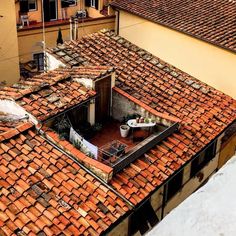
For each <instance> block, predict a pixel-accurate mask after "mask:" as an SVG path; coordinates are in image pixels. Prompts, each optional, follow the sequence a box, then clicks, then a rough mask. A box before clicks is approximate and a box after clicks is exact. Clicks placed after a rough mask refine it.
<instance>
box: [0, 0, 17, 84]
mask: <svg viewBox="0 0 236 236" xmlns="http://www.w3.org/2000/svg"><path fill="white" fill-rule="evenodd" d="M0 15H1V16H2V17H0V82H3V81H6V82H7V83H8V84H12V83H14V82H17V81H18V80H19V78H20V73H19V57H18V45H17V35H16V18H15V1H14V0H1V3H0Z"/></svg>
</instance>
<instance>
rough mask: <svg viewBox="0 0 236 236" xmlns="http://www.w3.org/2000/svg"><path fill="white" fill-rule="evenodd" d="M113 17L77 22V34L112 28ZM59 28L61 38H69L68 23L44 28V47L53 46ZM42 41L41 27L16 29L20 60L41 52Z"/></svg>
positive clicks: (113, 24) (27, 59) (29, 58)
mask: <svg viewBox="0 0 236 236" xmlns="http://www.w3.org/2000/svg"><path fill="white" fill-rule="evenodd" d="M114 27H115V18H114V17H103V18H101V19H96V20H90V21H86V22H84V23H79V24H78V36H79V38H81V37H82V36H84V35H86V34H91V33H94V32H97V31H99V30H101V29H104V28H107V29H114ZM59 28H61V31H62V37H63V40H64V41H66V40H69V39H70V25H69V24H66V25H60V26H53V27H47V28H46V31H45V32H46V34H45V35H46V47H55V46H56V40H57V36H58V29H59ZM42 41H43V35H42V29H28V30H19V31H18V44H19V55H20V62H27V61H29V60H32V58H33V53H38V52H42V51H43V48H42V44H40V42H42Z"/></svg>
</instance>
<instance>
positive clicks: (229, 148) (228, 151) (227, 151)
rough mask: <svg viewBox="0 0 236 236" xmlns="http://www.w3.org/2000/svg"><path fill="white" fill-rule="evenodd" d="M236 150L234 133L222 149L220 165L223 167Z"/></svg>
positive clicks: (235, 135) (219, 166)
mask: <svg viewBox="0 0 236 236" xmlns="http://www.w3.org/2000/svg"><path fill="white" fill-rule="evenodd" d="M235 152H236V134H234V135H233V136H232V137H231V138H230V139H229V140H228V141H227V142H226V143H224V145H223V147H221V150H220V157H219V165H218V168H221V167H222V166H223V165H224V164H225V163H226V162H227V161H228V160H229V159H230V158H231V157H232V156H233V155H234V154H235Z"/></svg>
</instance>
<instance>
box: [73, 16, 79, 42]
mask: <svg viewBox="0 0 236 236" xmlns="http://www.w3.org/2000/svg"><path fill="white" fill-rule="evenodd" d="M77 31H78V19H77V18H75V19H74V40H77V39H78V32H77Z"/></svg>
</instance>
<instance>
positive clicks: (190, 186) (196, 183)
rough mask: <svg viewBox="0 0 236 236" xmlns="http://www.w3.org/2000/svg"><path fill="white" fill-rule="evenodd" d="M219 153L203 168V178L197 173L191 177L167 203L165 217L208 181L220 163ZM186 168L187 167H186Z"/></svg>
mask: <svg viewBox="0 0 236 236" xmlns="http://www.w3.org/2000/svg"><path fill="white" fill-rule="evenodd" d="M218 158H219V154H217V155H216V157H215V158H214V159H212V160H211V161H210V162H209V163H208V164H207V165H206V166H205V167H204V168H202V170H201V171H200V172H201V173H202V174H203V178H202V179H199V178H198V177H197V175H196V176H195V177H193V178H191V179H189V181H188V182H187V183H185V185H184V186H183V187H182V188H181V190H180V191H179V192H177V194H175V195H174V196H173V197H172V198H171V199H170V200H169V201H168V202H167V204H166V206H165V208H164V217H165V216H166V215H167V214H168V213H169V212H170V211H171V210H172V209H174V208H175V207H176V206H178V205H179V204H180V203H181V202H182V201H183V200H185V199H186V198H187V197H188V196H189V195H190V194H192V193H193V192H194V191H195V190H197V189H198V188H199V187H200V186H201V185H202V183H204V181H206V180H207V179H208V178H209V177H210V176H211V175H212V174H213V173H215V170H216V168H217V165H218ZM185 168H186V167H185Z"/></svg>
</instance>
